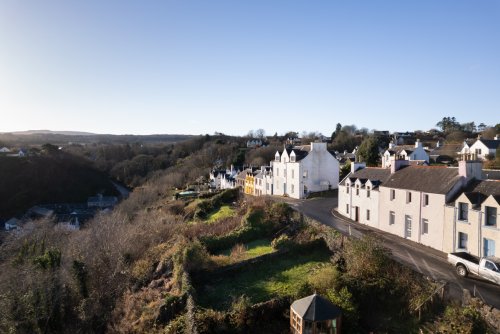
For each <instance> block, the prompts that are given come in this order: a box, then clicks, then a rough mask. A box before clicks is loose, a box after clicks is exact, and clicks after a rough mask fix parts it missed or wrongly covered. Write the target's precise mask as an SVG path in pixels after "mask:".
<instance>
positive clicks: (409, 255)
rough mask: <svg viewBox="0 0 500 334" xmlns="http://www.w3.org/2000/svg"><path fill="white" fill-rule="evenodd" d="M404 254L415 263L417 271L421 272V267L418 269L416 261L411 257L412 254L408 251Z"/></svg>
mask: <svg viewBox="0 0 500 334" xmlns="http://www.w3.org/2000/svg"><path fill="white" fill-rule="evenodd" d="M406 254H407V255H408V257H409V258H410V260H411V262H413V264H414V265H415V267H416V268H417V271H418V272H419V273H423V271H422V269H420V267H419V265H418V263H417V261H415V259H414V258H413V256H411V254H410V252H408V251H406Z"/></svg>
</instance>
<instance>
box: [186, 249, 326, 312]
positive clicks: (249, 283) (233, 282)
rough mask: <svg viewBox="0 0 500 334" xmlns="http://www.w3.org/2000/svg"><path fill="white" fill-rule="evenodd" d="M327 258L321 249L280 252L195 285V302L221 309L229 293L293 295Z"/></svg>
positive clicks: (255, 298)
mask: <svg viewBox="0 0 500 334" xmlns="http://www.w3.org/2000/svg"><path fill="white" fill-rule="evenodd" d="M329 258H330V254H329V253H328V252H327V251H325V250H315V251H308V252H303V253H296V254H289V253H288V254H283V255H282V256H280V257H277V258H274V259H269V260H267V261H265V262H262V263H258V264H256V265H253V266H251V267H248V268H245V269H243V270H242V271H240V272H237V273H234V274H228V275H225V276H223V277H221V278H220V279H218V280H210V283H208V282H207V284H204V285H202V286H198V287H196V288H197V292H198V296H199V298H198V302H199V304H200V305H201V306H203V307H210V308H215V309H225V308H227V307H229V306H230V304H231V301H232V298H233V297H237V296H240V295H243V294H244V295H246V296H248V297H249V298H250V300H251V301H252V302H253V303H259V302H263V301H266V300H269V299H271V298H273V297H277V296H286V295H295V294H296V293H297V292H298V291H299V290H300V289H301V287H302V285H303V284H304V283H306V282H307V281H308V277H309V276H310V275H313V274H314V272H315V271H317V270H319V269H320V268H324V267H325V266H330V265H331V264H330V262H329Z"/></svg>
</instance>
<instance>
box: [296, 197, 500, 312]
mask: <svg viewBox="0 0 500 334" xmlns="http://www.w3.org/2000/svg"><path fill="white" fill-rule="evenodd" d="M286 201H287V202H288V203H289V204H291V205H292V207H294V208H295V209H297V210H298V211H300V212H302V213H303V214H305V215H306V216H308V217H310V218H313V219H315V220H317V221H319V222H321V223H322V224H325V225H328V226H331V227H333V228H334V229H336V230H338V231H339V232H341V233H343V234H346V235H349V234H350V235H352V236H354V237H356V238H359V237H361V236H363V235H374V236H376V237H377V238H378V239H379V240H381V241H382V242H383V244H384V245H385V246H386V247H387V248H388V249H390V250H391V252H392V254H393V257H394V258H395V259H396V260H397V261H398V262H400V263H402V264H405V265H408V266H410V267H411V268H413V269H415V270H417V271H418V272H420V273H422V274H424V275H426V276H428V277H431V278H433V279H434V280H439V281H446V282H448V283H449V285H448V286H449V290H448V291H449V295H450V296H451V297H452V298H455V299H460V298H461V296H462V291H463V289H468V290H470V291H471V293H474V292H475V293H476V296H478V297H481V298H482V299H483V300H484V301H485V302H486V303H487V304H489V305H491V306H494V307H495V308H497V309H500V286H497V285H495V284H493V283H490V282H488V281H486V280H483V279H481V278H478V277H468V278H462V277H460V276H458V275H457V274H456V273H455V270H454V268H453V267H452V266H451V265H449V264H448V262H447V261H446V254H445V253H442V252H439V251H436V250H434V249H432V248H429V247H426V246H422V245H419V244H416V243H413V242H411V241H408V240H405V239H403V238H400V237H397V236H394V235H392V234H389V233H385V232H382V231H378V230H376V229H372V228H369V227H367V226H365V225H360V224H359V223H355V222H353V221H352V220H349V219H346V218H344V217H343V216H341V215H339V214H338V213H337V212H336V211H335V210H333V209H334V208H336V207H337V198H315V199H311V200H303V201H298V200H293V199H287V200H286Z"/></svg>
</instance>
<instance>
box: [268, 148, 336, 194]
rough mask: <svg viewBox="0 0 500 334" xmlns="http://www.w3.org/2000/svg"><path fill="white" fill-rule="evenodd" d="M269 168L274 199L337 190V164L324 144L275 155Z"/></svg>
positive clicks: (286, 150)
mask: <svg viewBox="0 0 500 334" xmlns="http://www.w3.org/2000/svg"><path fill="white" fill-rule="evenodd" d="M272 166H273V170H272V173H273V193H274V194H275V195H281V196H290V197H293V198H305V197H306V196H307V194H309V193H312V192H317V191H324V190H329V189H336V188H337V187H338V182H339V162H338V161H337V159H336V158H335V157H334V156H333V154H332V153H330V152H329V151H328V150H327V144H326V143H311V144H310V145H309V146H297V147H294V148H286V149H284V150H283V151H282V152H279V151H277V152H276V155H275V160H274V161H273V163H272Z"/></svg>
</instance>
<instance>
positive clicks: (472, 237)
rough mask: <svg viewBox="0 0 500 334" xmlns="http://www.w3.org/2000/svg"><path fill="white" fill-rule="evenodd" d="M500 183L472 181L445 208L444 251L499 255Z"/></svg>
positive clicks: (480, 255)
mask: <svg viewBox="0 0 500 334" xmlns="http://www.w3.org/2000/svg"><path fill="white" fill-rule="evenodd" d="M499 214H500V182H498V181H493V180H481V181H477V180H475V181H473V182H471V184H469V185H468V186H467V187H466V189H465V190H464V192H463V193H461V194H460V195H459V196H458V197H457V198H456V199H455V200H454V201H452V202H451V203H449V204H448V205H447V206H446V208H445V217H446V219H445V231H447V234H448V235H449V236H450V237H449V238H445V240H444V251H445V252H456V251H465V252H468V253H471V254H473V255H476V256H479V257H482V256H496V257H500V219H499V216H498V215H499Z"/></svg>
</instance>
